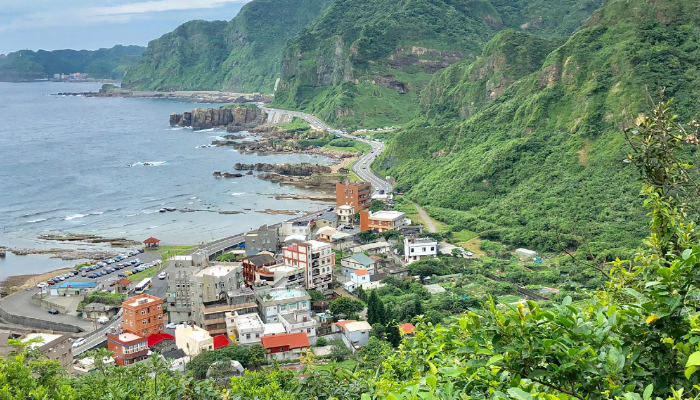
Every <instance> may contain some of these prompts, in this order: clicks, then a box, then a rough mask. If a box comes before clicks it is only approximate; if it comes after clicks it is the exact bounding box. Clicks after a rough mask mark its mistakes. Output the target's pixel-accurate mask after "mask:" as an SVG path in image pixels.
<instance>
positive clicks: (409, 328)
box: [399, 323, 416, 336]
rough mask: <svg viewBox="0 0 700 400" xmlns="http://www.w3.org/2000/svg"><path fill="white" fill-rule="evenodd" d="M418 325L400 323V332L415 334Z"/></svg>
mask: <svg viewBox="0 0 700 400" xmlns="http://www.w3.org/2000/svg"><path fill="white" fill-rule="evenodd" d="M415 330H416V327H415V326H414V325H413V324H409V323H406V324H401V325H399V333H400V334H402V335H409V336H413V333H414V332H415Z"/></svg>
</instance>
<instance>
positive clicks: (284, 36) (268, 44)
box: [123, 0, 331, 92]
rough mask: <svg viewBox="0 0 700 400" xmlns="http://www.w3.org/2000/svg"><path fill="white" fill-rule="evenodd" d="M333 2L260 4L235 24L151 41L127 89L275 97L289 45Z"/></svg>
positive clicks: (200, 24) (190, 26) (193, 26)
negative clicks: (251, 93) (286, 44)
mask: <svg viewBox="0 0 700 400" xmlns="http://www.w3.org/2000/svg"><path fill="white" fill-rule="evenodd" d="M330 2H331V0H254V1H251V2H250V3H248V4H246V5H245V6H244V7H243V8H242V9H241V11H240V12H239V13H238V15H236V17H235V18H233V19H232V20H231V21H230V22H225V21H212V22H208V21H201V20H200V21H190V22H187V23H185V24H183V25H181V26H180V27H178V28H177V29H175V30H174V31H173V32H170V33H167V34H165V35H163V36H162V37H160V38H159V39H156V40H153V41H151V42H150V43H149V44H148V48H147V49H146V51H145V53H144V56H143V58H142V59H141V62H139V64H138V65H136V66H135V67H133V68H131V69H130V70H129V72H128V73H127V75H126V77H125V78H124V81H123V86H124V87H127V88H134V89H150V90H227V91H238V92H272V91H273V89H274V84H275V80H276V79H277V77H278V74H279V66H280V54H281V51H282V48H283V47H284V45H285V43H286V42H287V40H288V39H289V38H291V37H292V36H294V35H296V34H297V33H298V32H299V31H300V30H301V29H302V28H304V27H305V26H306V25H308V24H309V23H310V22H311V21H313V20H314V19H315V18H317V17H318V16H319V15H320V14H321V12H322V11H323V10H324V9H325V8H326V7H327V6H328V4H329V3H330Z"/></svg>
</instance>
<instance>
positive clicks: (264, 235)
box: [245, 225, 280, 256]
mask: <svg viewBox="0 0 700 400" xmlns="http://www.w3.org/2000/svg"><path fill="white" fill-rule="evenodd" d="M279 244H280V239H279V232H278V231H277V228H276V227H271V226H267V225H263V226H261V227H260V228H258V230H255V231H252V232H248V233H246V235H245V254H246V255H247V256H254V255H256V254H258V253H260V252H261V251H269V252H270V253H272V254H276V253H277V252H278V251H279Z"/></svg>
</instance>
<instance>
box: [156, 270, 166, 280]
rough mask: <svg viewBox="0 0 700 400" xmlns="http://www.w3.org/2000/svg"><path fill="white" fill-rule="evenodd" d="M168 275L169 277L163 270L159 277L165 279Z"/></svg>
mask: <svg viewBox="0 0 700 400" xmlns="http://www.w3.org/2000/svg"><path fill="white" fill-rule="evenodd" d="M167 277H168V274H166V273H165V272H161V273H160V274H158V279H160V280H163V279H165V278H167Z"/></svg>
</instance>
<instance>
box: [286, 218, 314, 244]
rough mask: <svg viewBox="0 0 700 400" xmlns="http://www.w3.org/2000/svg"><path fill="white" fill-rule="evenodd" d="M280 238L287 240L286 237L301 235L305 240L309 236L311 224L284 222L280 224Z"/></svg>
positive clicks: (307, 222) (306, 222)
mask: <svg viewBox="0 0 700 400" xmlns="http://www.w3.org/2000/svg"><path fill="white" fill-rule="evenodd" d="M280 231H281V232H280V233H281V236H282V237H284V238H287V237H288V236H293V235H301V236H303V237H304V238H303V239H302V240H306V239H308V238H309V235H310V234H311V222H310V221H285V222H283V223H282V227H281V229H280ZM285 240H286V239H285Z"/></svg>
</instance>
